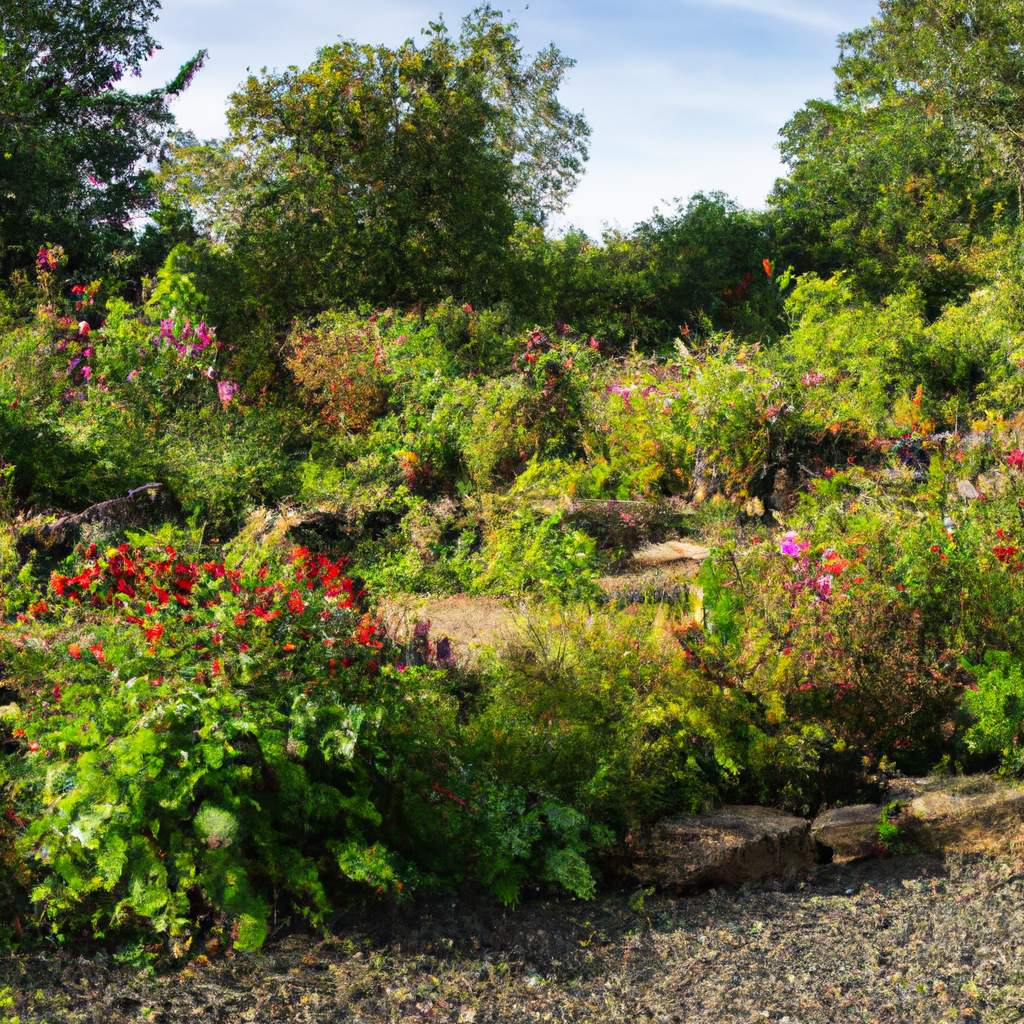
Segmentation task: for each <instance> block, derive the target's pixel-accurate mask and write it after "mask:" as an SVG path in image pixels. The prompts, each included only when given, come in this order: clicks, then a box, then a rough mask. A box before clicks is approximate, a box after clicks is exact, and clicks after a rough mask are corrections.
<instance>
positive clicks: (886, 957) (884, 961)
mask: <svg viewBox="0 0 1024 1024" xmlns="http://www.w3.org/2000/svg"><path fill="white" fill-rule="evenodd" d="M3 985H6V986H9V987H10V988H11V990H12V994H13V995H14V997H15V1004H16V1005H15V1010H16V1011H17V1012H18V1013H19V1014H20V1015H21V1024H35V1022H37V1021H46V1022H48V1024H93V1022H95V1024H101V1022H102V1024H127V1022H133V1024H134V1022H147V1024H171V1022H179V1021H182V1022H184V1021H190V1022H194V1021H201V1022H203V1024H219V1022H229V1021H230V1022H232V1024H246V1022H252V1024H277V1022H282V1024H284V1022H288V1024H292V1022H296V1024H298V1022H302V1024H334V1022H339V1024H341V1022H345V1024H383V1022H388V1024H392V1022H395V1024H398V1022H413V1021H416V1022H422V1021H432V1022H433V1021H437V1022H458V1024H517V1022H520V1021H523V1022H526V1021H531V1022H532V1021H556V1022H558V1021H572V1022H594V1024H616V1022H629V1024H642V1022H647V1021H666V1022H668V1021H673V1022H679V1024H697V1022H714V1024H733V1022H735V1024H761V1022H764V1021H772V1022H776V1024H818V1022H821V1024H859V1022H865V1024H883V1022H885V1024H887V1022H893V1024H896V1022H899V1024H914V1022H922V1024H938V1022H942V1021H971V1022H977V1021H981V1022H989V1024H1021V1022H1024V870H1022V869H1021V866H1020V865H1015V864H1010V863H1000V862H996V861H992V860H981V859H965V858H960V859H954V860H950V861H947V862H946V863H943V862H941V861H938V860H934V859H930V858H925V857H908V858H905V859H894V860H887V861H875V862H869V863H864V864H859V865H852V866H847V867H838V866H834V865H826V866H823V867H820V868H818V869H816V871H815V872H814V874H812V875H811V876H809V877H808V878H807V879H805V880H804V881H803V882H801V883H798V884H797V885H796V886H794V887H791V888H790V889H788V891H787V890H783V889H781V888H778V887H776V888H772V887H771V886H756V887H751V888H746V889H741V890H738V891H732V892H725V891H712V892H707V893H703V894H701V895H697V896H693V897H689V898H686V899H678V900H676V899H669V898H666V897H660V896H654V895H651V894H649V893H644V892H639V893H632V894H630V893H626V892H621V893H611V894H608V895H605V896H604V897H602V898H601V899H599V900H597V901H595V902H593V903H580V902H573V901H567V900H536V901H530V902H527V903H525V904H523V905H522V906H520V907H519V908H517V909H515V910H503V909H501V908H498V907H495V906H494V905H493V904H490V903H486V902H481V901H471V900H469V899H466V898H463V899H461V900H457V901H456V900H453V899H451V898H449V899H447V900H434V901H431V902H420V903H417V904H415V905H411V906H406V907H403V908H401V909H400V910H393V911H383V912H382V911H380V910H378V911H377V912H376V914H375V915H374V914H366V913H364V914H361V915H359V916H358V917H353V919H352V920H348V921H340V922H338V925H337V927H336V928H335V929H334V931H333V932H332V934H331V936H330V937H329V938H328V939H321V938H318V937H313V936H308V935H297V934H292V935H285V936H280V937H278V938H276V939H274V940H272V941H271V942H270V943H269V944H268V946H267V948H266V950H265V951H264V952H263V953H261V954H259V955H254V956H245V955H242V954H236V955H233V956H231V955H224V954H222V953H221V954H217V953H214V954H213V955H211V956H209V957H206V956H201V957H199V958H197V959H196V960H193V961H192V962H191V963H189V964H188V965H187V966H185V967H184V969H181V968H179V969H177V970H175V971H171V972H159V973H157V974H155V975H154V974H145V973H140V972H138V971H136V970H133V969H132V968H129V967H125V966H120V965H118V964H116V963H114V962H113V961H112V960H111V959H110V958H109V957H107V956H105V955H103V954H97V953H93V954H92V955H90V956H88V957H83V956H79V955H77V954H74V953H70V952H67V951H64V952H53V953H48V954H42V953H32V954H21V955H16V956H11V957H8V958H7V959H6V960H4V961H3V962H2V964H0V986H3ZM0 1019H2V1017H0Z"/></svg>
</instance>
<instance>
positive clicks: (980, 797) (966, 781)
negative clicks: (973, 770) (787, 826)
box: [811, 775, 1024, 863]
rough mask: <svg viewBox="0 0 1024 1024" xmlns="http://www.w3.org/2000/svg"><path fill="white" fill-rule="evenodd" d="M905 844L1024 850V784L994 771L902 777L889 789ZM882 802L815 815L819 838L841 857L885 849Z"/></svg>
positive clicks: (925, 848) (942, 849) (927, 849)
mask: <svg viewBox="0 0 1024 1024" xmlns="http://www.w3.org/2000/svg"><path fill="white" fill-rule="evenodd" d="M885 798H886V806H892V811H891V813H890V816H889V820H890V822H891V824H893V825H895V826H896V828H897V830H898V831H897V837H898V839H897V841H898V843H899V845H900V846H901V847H903V848H909V849H916V850H920V851H922V852H924V853H934V854H939V855H943V854H947V853H984V854H990V855H995V856H998V855H1001V854H1007V853H1015V852H1019V851H1020V850H1021V849H1024V788H1021V787H1020V786H1017V785H1014V784H1013V783H1010V782H1007V781H1005V780H1004V779H1000V778H997V777H995V776H992V775H965V776H952V777H948V778H942V777H934V778H931V777H929V778H919V779H898V780H896V781H894V782H893V783H891V784H890V785H889V787H888V789H887V791H886V793H885ZM882 809H883V805H882V804H857V805H855V806H852V807H837V808H834V809H833V810H829V811H825V812H824V813H822V814H819V815H818V817H817V818H815V820H814V822H813V824H812V825H811V834H812V836H813V837H814V840H815V842H816V843H817V844H818V845H819V846H820V847H822V848H823V849H825V850H827V851H831V855H832V859H833V860H835V861H837V862H840V863H842V862H845V861H852V860H861V859H863V858H865V857H875V856H880V855H883V854H885V853H886V852H887V851H886V848H885V846H884V845H883V844H882V843H881V841H880V839H879V835H878V823H879V821H880V820H881V816H882Z"/></svg>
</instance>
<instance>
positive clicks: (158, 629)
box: [144, 622, 164, 644]
mask: <svg viewBox="0 0 1024 1024" xmlns="http://www.w3.org/2000/svg"><path fill="white" fill-rule="evenodd" d="M144 632H145V635H146V640H147V641H148V642H149V643H151V644H155V643H158V642H159V640H160V638H161V637H162V636H163V635H164V627H163V623H161V622H158V623H157V624H156V625H155V626H150V627H149V628H148V629H146V630H144Z"/></svg>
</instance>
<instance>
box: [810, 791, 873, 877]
mask: <svg viewBox="0 0 1024 1024" xmlns="http://www.w3.org/2000/svg"><path fill="white" fill-rule="evenodd" d="M881 816H882V808H881V807H880V806H879V805H878V804H853V805H851V806H850V807H835V808H833V809H832V810H830V811H824V812H822V813H821V814H819V815H818V817H817V818H815V819H814V821H813V822H812V823H811V835H812V836H813V838H814V841H815V842H816V843H819V844H820V845H821V846H824V847H826V848H827V849H829V850H831V851H832V859H833V861H835V862H836V863H837V864H847V863H849V862H850V861H854V860H863V859H864V858H865V857H877V856H879V855H880V854H881V853H883V852H884V848H883V847H882V845H881V843H880V842H879V839H878V822H879V819H880V818H881Z"/></svg>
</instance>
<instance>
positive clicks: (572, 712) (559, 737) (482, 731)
mask: <svg viewBox="0 0 1024 1024" xmlns="http://www.w3.org/2000/svg"><path fill="white" fill-rule="evenodd" d="M753 717H754V709H753V708H752V707H750V706H748V703H747V701H746V700H745V699H744V697H743V696H742V694H741V693H739V692H730V691H729V690H728V689H726V688H723V687H722V686H720V685H719V683H718V682H717V681H715V680H714V679H712V678H710V677H709V676H708V675H707V674H704V673H702V672H701V671H700V670H699V669H698V668H697V667H696V666H695V665H694V664H693V663H691V662H690V661H689V660H688V656H687V654H686V652H685V651H684V649H683V648H682V647H681V646H680V644H679V643H678V641H677V639H676V638H675V636H674V635H673V633H672V630H671V619H670V618H669V617H668V616H667V615H666V613H665V609H664V608H661V609H654V608H641V607H638V608H633V609H629V610H627V611H623V612H614V611H612V610H610V609H605V610H603V611H601V612H599V613H591V612H589V611H587V610H584V609H582V608H573V607H569V608H566V609H563V610H561V611H553V612H552V613H551V614H550V617H547V618H541V617H535V618H532V619H530V620H528V622H527V625H526V627H525V628H524V629H523V630H522V634H521V638H520V640H519V641H518V642H516V643H515V644H513V645H512V646H511V647H510V648H509V649H508V650H506V651H504V652H503V653H502V656H501V658H500V659H497V658H496V659H495V660H494V661H492V662H491V663H490V664H489V665H488V667H487V669H486V671H485V673H484V677H483V682H482V692H481V696H480V711H479V714H478V715H477V716H475V717H474V719H473V720H472V722H471V723H470V726H469V731H470V735H471V737H472V746H473V749H474V752H475V757H476V758H477V759H479V761H480V762H481V763H484V764H487V765H489V766H490V767H491V768H492V770H494V771H495V772H496V773H497V774H499V775H501V776H502V777H505V778H510V779H513V780H514V781H516V782H517V783H518V784H519V785H521V786H524V787H525V788H527V789H530V790H533V789H537V790H540V791H542V792H548V793H550V794H552V795H553V796H556V797H558V798H559V799H561V800H564V801H566V802H567V803H569V804H571V805H572V806H575V807H578V808H579V809H580V810H582V811H583V812H584V813H585V814H587V815H588V817H591V818H594V819H596V820H598V821H602V822H605V823H608V824H610V825H613V826H615V827H616V828H624V827H626V826H629V825H633V824H636V823H638V822H646V821H650V820H651V819H653V818H655V817H658V816H659V815H662V814H669V813H673V812H694V811H698V810H700V809H701V808H703V807H704V806H705V805H706V804H708V803H712V802H714V801H715V800H716V799H717V798H719V797H720V796H721V795H722V794H724V793H726V792H728V791H729V790H730V788H731V787H732V786H733V784H734V782H735V780H736V778H737V777H738V776H739V775H740V773H741V772H742V770H743V768H744V764H745V753H744V751H745V736H746V734H747V731H748V728H749V726H750V722H751V720H752V718H753Z"/></svg>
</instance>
